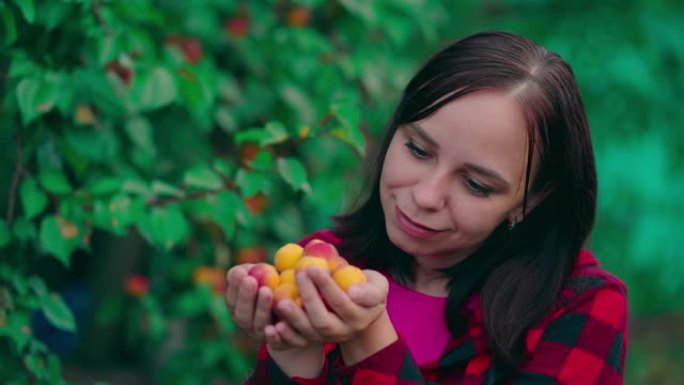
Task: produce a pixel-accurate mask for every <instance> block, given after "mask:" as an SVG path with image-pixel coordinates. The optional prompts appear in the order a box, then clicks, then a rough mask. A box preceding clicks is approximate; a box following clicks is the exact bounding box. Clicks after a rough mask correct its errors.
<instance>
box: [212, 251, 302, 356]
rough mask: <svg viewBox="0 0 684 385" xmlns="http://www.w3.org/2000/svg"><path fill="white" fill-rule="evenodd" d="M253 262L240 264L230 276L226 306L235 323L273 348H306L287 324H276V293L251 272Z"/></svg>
mask: <svg viewBox="0 0 684 385" xmlns="http://www.w3.org/2000/svg"><path fill="white" fill-rule="evenodd" d="M252 266H253V264H251V263H246V264H241V265H237V266H235V267H233V268H231V269H230V270H228V273H227V274H226V281H227V283H228V285H227V287H226V292H225V300H226V306H227V307H228V312H229V313H230V315H231V317H232V319H233V321H234V322H235V323H236V324H237V325H238V326H239V327H240V328H242V329H243V330H244V331H245V332H247V334H249V335H251V336H252V337H254V338H255V339H256V340H258V341H261V340H265V342H266V343H267V344H268V345H269V346H270V347H271V348H273V349H276V350H288V349H292V348H302V347H305V346H306V345H307V344H308V341H307V340H306V339H305V338H304V337H303V336H302V335H301V334H300V333H298V332H297V331H295V330H293V329H292V328H291V327H290V326H288V325H287V324H285V323H283V322H278V323H276V324H275V325H274V324H273V317H272V306H273V292H272V291H271V289H270V288H268V287H259V285H258V283H257V281H256V279H255V278H254V277H251V276H250V275H249V274H248V272H249V269H250V268H251V267H252Z"/></svg>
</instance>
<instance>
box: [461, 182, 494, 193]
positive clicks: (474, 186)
mask: <svg viewBox="0 0 684 385" xmlns="http://www.w3.org/2000/svg"><path fill="white" fill-rule="evenodd" d="M465 185H466V188H467V189H468V190H470V191H471V192H472V193H473V194H475V195H477V196H480V197H487V196H489V194H491V193H492V190H491V189H490V188H489V187H487V186H484V185H481V184H479V183H477V182H476V181H474V180H473V179H466V181H465Z"/></svg>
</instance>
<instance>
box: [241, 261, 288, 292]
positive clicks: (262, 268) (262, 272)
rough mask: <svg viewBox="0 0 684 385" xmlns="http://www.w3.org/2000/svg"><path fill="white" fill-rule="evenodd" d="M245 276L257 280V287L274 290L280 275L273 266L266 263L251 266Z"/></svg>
mask: <svg viewBox="0 0 684 385" xmlns="http://www.w3.org/2000/svg"><path fill="white" fill-rule="evenodd" d="M247 274H249V275H251V276H252V277H254V278H255V279H256V280H257V283H258V284H259V287H261V286H268V287H270V288H271V290H275V288H276V287H278V284H279V283H280V275H278V271H276V268H275V267H274V266H273V265H269V264H268V263H257V264H256V265H254V266H252V267H251V268H250V269H249V271H248V272H247Z"/></svg>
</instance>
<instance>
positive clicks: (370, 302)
mask: <svg viewBox="0 0 684 385" xmlns="http://www.w3.org/2000/svg"><path fill="white" fill-rule="evenodd" d="M369 181H370V182H369V184H368V186H369V192H368V193H367V194H366V196H365V199H364V200H363V201H362V203H361V204H360V205H359V207H358V208H357V209H356V210H355V211H353V212H352V213H350V214H348V215H344V216H340V217H338V218H336V221H335V227H334V228H333V229H331V230H330V231H323V232H320V233H317V234H314V235H313V236H312V237H316V238H320V239H323V240H326V241H329V242H334V243H336V244H337V247H338V249H339V250H340V252H341V254H342V255H344V256H345V257H347V258H348V259H350V260H352V261H353V262H354V263H355V264H357V265H360V266H363V267H364V268H366V269H367V270H365V273H366V275H367V277H368V281H369V282H368V283H367V284H363V285H357V286H352V287H351V288H350V289H349V290H348V291H347V292H346V293H345V292H343V291H342V290H340V289H339V288H338V287H337V286H336V285H335V284H334V283H333V282H332V280H331V279H330V277H329V276H328V275H327V274H325V273H323V272H322V271H321V270H318V269H316V268H310V269H308V270H307V271H305V272H302V273H299V274H298V276H297V283H298V285H299V290H300V296H301V298H302V301H303V303H304V308H303V309H302V308H300V307H298V306H295V305H294V303H292V301H289V300H284V301H279V302H278V303H277V304H275V305H274V304H273V299H272V298H273V295H272V293H271V291H270V289H268V288H257V284H256V281H255V280H254V279H253V278H251V277H248V276H247V274H246V269H247V268H248V266H237V267H235V268H233V269H231V271H229V273H228V289H227V292H226V301H227V305H228V308H229V310H230V312H231V314H232V316H233V318H234V319H235V321H236V323H238V325H240V326H241V327H243V328H244V329H245V330H247V331H249V332H250V333H252V334H253V335H254V336H255V337H256V338H259V339H263V340H264V347H263V348H262V349H261V351H260V353H259V361H258V363H257V368H256V370H255V372H254V374H253V376H252V377H251V378H250V380H249V382H250V383H252V384H270V383H277V384H280V383H299V384H338V383H340V384H341V383H352V384H384V383H387V384H390V383H391V384H395V383H401V384H422V383H438V384H451V383H459V384H461V383H462V384H494V383H516V384H518V383H520V384H522V383H524V384H528V383H529V384H548V383H563V384H592V383H600V384H619V383H622V372H623V364H624V358H625V351H626V323H627V306H626V297H625V295H626V289H625V287H624V285H623V284H622V282H621V281H620V280H618V279H617V278H615V277H613V276H612V275H610V274H609V273H607V272H606V271H604V270H602V269H601V268H600V266H599V264H598V263H597V262H596V260H595V259H594V257H593V256H592V255H591V253H589V252H588V251H586V250H584V249H582V245H583V243H584V242H585V240H586V239H587V237H588V236H589V234H590V231H591V228H592V226H593V221H594V215H595V210H596V171H595V168H594V156H593V151H592V145H591V139H590V133H589V125H588V122H587V118H586V115H585V111H584V107H583V105H582V101H581V99H580V95H579V92H578V89H577V85H576V82H575V79H574V75H573V73H572V70H571V69H570V67H569V66H568V65H567V63H565V62H564V61H563V60H562V59H561V58H560V57H559V56H558V55H556V54H554V53H552V52H548V51H546V50H545V49H544V48H543V47H540V46H539V45H537V44H535V43H533V42H531V41H529V40H527V39H525V38H523V37H520V36H516V35H513V34H509V33H501V32H492V33H479V34H476V35H473V36H470V37H467V38H465V39H462V40H460V41H457V42H455V43H453V44H451V45H449V46H448V47H446V48H445V49H443V50H442V51H440V52H438V53H437V54H436V55H435V56H434V57H433V58H431V59H430V60H429V61H428V62H427V63H426V64H425V65H424V66H423V67H422V69H420V71H419V72H418V73H417V74H416V75H415V77H414V78H413V79H412V80H411V81H410V83H409V84H408V85H407V87H406V89H405V91H404V94H403V97H402V99H401V101H400V102H399V105H398V107H397V109H396V111H395V113H394V116H393V117H392V119H391V121H390V123H389V125H388V131H387V134H386V136H385V137H384V141H383V143H382V145H381V148H380V151H379V153H378V156H377V159H376V163H375V167H374V169H373V170H372V172H371V175H370V179H369ZM312 237H309V238H312ZM309 238H307V239H304V240H302V243H305V242H306V241H307V240H308V239H309ZM319 293H320V294H319ZM321 296H322V297H324V298H325V303H324V302H323V300H322V299H321ZM272 307H273V310H274V311H275V312H276V314H278V316H279V318H280V320H279V321H277V322H275V324H273V322H274V321H273V320H272V319H271V309H272Z"/></svg>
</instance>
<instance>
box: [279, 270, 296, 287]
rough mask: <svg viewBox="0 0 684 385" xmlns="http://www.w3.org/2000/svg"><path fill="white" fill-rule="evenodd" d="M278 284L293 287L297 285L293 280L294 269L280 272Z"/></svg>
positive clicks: (294, 279)
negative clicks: (288, 284)
mask: <svg viewBox="0 0 684 385" xmlns="http://www.w3.org/2000/svg"><path fill="white" fill-rule="evenodd" d="M280 283H281V284H283V283H291V284H293V285H296V284H297V279H296V278H295V269H287V270H284V271H281V272H280Z"/></svg>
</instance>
